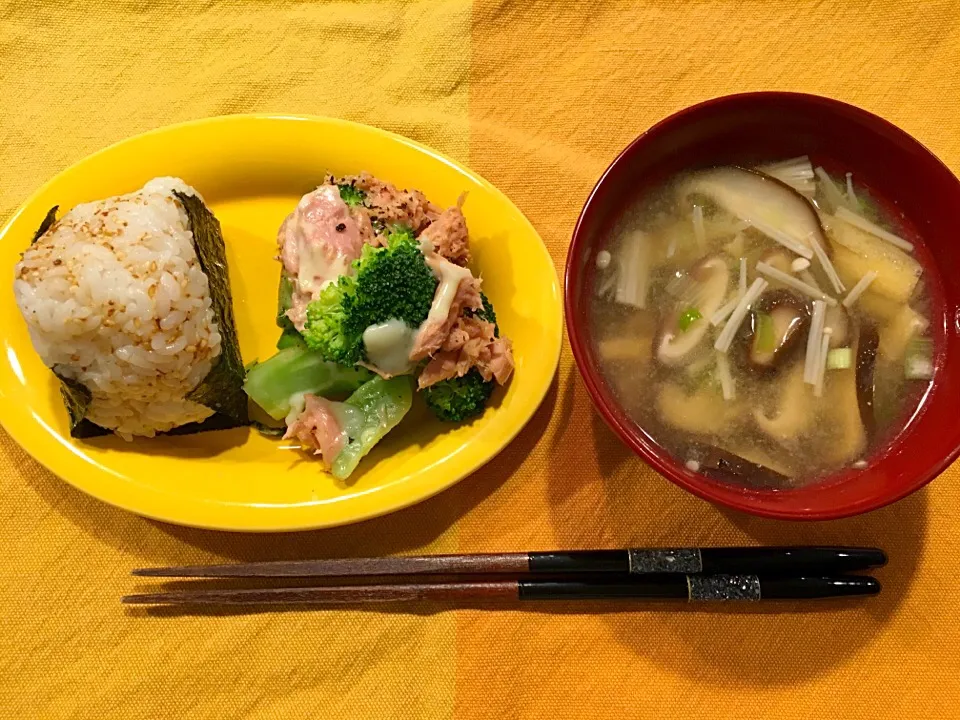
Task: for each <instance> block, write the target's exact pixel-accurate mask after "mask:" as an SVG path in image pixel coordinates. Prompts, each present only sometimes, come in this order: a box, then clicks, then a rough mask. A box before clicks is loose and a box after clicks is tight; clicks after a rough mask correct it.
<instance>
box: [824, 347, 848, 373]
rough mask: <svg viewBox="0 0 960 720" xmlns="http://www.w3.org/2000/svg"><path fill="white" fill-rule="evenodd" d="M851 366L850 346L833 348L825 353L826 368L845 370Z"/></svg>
mask: <svg viewBox="0 0 960 720" xmlns="http://www.w3.org/2000/svg"><path fill="white" fill-rule="evenodd" d="M850 367H853V350H852V349H851V348H848V347H845V348H834V349H833V350H831V351H829V352H828V353H827V370H846V369H847V368H850Z"/></svg>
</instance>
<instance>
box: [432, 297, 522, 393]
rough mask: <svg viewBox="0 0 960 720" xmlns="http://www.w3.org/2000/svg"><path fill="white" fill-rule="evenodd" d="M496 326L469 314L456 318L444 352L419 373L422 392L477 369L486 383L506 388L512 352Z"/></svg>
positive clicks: (437, 354) (438, 354)
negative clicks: (490, 382) (499, 335)
mask: <svg viewBox="0 0 960 720" xmlns="http://www.w3.org/2000/svg"><path fill="white" fill-rule="evenodd" d="M494 331H495V328H494V325H493V323H489V322H487V321H486V320H481V319H479V318H477V317H471V316H468V315H464V316H461V317H459V318H457V320H456V322H455V323H454V325H453V327H452V328H451V330H450V333H449V334H448V335H447V339H446V341H445V342H444V344H443V346H442V347H441V349H440V350H439V351H438V352H437V353H435V354H434V355H433V357H432V358H431V359H430V362H429V363H427V366H426V367H425V368H424V369H423V372H422V373H420V380H419V385H420V388H421V389H423V388H425V387H430V386H431V385H433V384H434V383H438V382H440V381H441V380H448V379H450V378H454V377H463V376H464V375H466V374H467V373H468V372H469V371H470V369H471V368H476V369H477V371H478V372H479V373H480V375H481V376H482V377H483V379H484V380H487V381H490V380H496V381H497V382H498V383H499V384H501V385H503V384H505V383H506V382H507V380H509V379H510V375H511V374H512V373H513V368H514V363H513V349H512V345H511V343H510V341H509V340H508V339H507V338H503V337H496V336H495V332H494Z"/></svg>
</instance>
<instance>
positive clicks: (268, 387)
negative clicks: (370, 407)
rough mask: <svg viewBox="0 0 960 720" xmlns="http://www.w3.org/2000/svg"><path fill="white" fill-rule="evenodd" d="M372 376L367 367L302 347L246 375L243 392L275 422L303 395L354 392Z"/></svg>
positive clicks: (269, 361)
mask: <svg viewBox="0 0 960 720" xmlns="http://www.w3.org/2000/svg"><path fill="white" fill-rule="evenodd" d="M371 377H373V374H372V373H371V372H370V371H368V370H365V369H364V368H352V367H343V366H342V365H337V364H335V363H331V362H327V361H326V360H324V359H323V357H322V356H321V355H320V354H318V353H315V352H312V351H310V350H308V349H306V348H304V347H302V346H296V347H289V348H286V349H285V350H281V351H280V352H278V353H277V354H276V355H274V356H273V357H271V358H269V359H267V360H264V361H263V362H262V363H257V364H256V365H254V366H253V367H252V368H250V370H249V371H248V372H247V379H246V381H245V382H244V384H243V389H244V391H245V392H246V393H247V396H248V397H249V398H250V399H251V400H253V402H255V403H256V404H257V405H259V406H260V407H261V408H263V410H264V412H266V413H267V414H268V415H269V416H270V417H272V418H273V419H274V420H282V419H283V418H285V417H286V416H287V414H288V413H289V412H290V406H291V400H292V399H294V398H296V397H297V396H298V395H303V394H304V393H313V394H314V395H319V396H321V397H327V396H329V395H338V394H339V395H343V394H345V393H349V392H352V391H353V390H356V389H357V388H358V387H360V386H361V385H362V384H363V383H364V382H366V381H368V380H370V378H371Z"/></svg>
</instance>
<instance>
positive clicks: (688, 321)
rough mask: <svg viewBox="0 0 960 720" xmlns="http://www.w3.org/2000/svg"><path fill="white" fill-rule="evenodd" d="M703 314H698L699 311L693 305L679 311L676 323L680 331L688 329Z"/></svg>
mask: <svg viewBox="0 0 960 720" xmlns="http://www.w3.org/2000/svg"><path fill="white" fill-rule="evenodd" d="M702 317H703V315H701V314H700V311H699V310H697V309H696V308H695V307H690V308H687V309H686V310H684V311H683V312H682V313H680V319H679V320H677V325H679V326H680V332H686V331H687V330H689V329H690V326H691V325H693V324H694V323H695V322H696V321H697V320H700V319H701V318H702Z"/></svg>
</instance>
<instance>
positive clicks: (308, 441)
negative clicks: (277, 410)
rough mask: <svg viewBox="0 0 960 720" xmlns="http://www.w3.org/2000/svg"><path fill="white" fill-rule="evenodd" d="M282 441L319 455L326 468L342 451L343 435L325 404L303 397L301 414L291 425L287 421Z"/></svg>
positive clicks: (326, 402) (338, 424) (345, 436)
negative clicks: (298, 445) (296, 444)
mask: <svg viewBox="0 0 960 720" xmlns="http://www.w3.org/2000/svg"><path fill="white" fill-rule="evenodd" d="M283 437H284V439H285V440H291V439H292V440H297V441H298V442H299V443H300V446H301V447H302V448H304V449H307V450H313V451H314V454H315V455H321V456H322V457H323V461H324V462H325V463H326V464H327V466H328V467H329V466H330V465H331V464H332V463H333V460H334V458H336V457H337V455H339V454H340V451H341V450H343V446H344V445H345V444H346V442H347V434H346V433H345V432H344V431H343V429H342V428H341V427H340V423H339V422H338V421H337V418H336V416H335V415H334V413H333V408H332V406H331V404H330V402H329V401H328V400H325V399H324V398H322V397H317V396H316V395H311V394H307V395H306V397H305V403H304V408H303V412H301V413H300V414H299V415H297V416H296V417H295V418H294V419H293V420H292V421H291V420H290V419H289V418H288V419H287V432H286V433H285V434H284V436H283Z"/></svg>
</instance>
